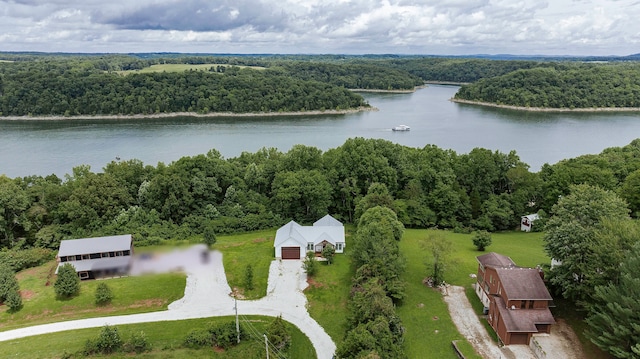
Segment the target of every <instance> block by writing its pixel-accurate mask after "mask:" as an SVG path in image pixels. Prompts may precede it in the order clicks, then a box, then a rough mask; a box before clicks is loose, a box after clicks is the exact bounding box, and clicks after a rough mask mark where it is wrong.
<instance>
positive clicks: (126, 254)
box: [122, 250, 131, 256]
mask: <svg viewBox="0 0 640 359" xmlns="http://www.w3.org/2000/svg"><path fill="white" fill-rule="evenodd" d="M122 255H125V256H130V255H131V251H130V250H126V251H123V252H122Z"/></svg>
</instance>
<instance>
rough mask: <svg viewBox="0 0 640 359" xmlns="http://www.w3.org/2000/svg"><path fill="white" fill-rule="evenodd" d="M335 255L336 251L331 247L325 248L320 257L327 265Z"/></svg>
mask: <svg viewBox="0 0 640 359" xmlns="http://www.w3.org/2000/svg"><path fill="white" fill-rule="evenodd" d="M335 255H336V249H335V248H333V246H326V247H324V249H323V250H322V257H323V258H324V259H326V260H327V264H331V263H332V262H333V257H334V256H335Z"/></svg>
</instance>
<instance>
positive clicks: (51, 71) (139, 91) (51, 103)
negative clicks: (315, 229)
mask: <svg viewBox="0 0 640 359" xmlns="http://www.w3.org/2000/svg"><path fill="white" fill-rule="evenodd" d="M0 58H1V59H2V60H3V62H0V116H82V115H84V116H87V115H89V116H100V115H134V114H142V115H152V114H159V113H175V112H194V113H200V114H206V113H216V112H233V113H269V112H299V111H316V110H320V111H322V110H330V109H332V110H345V109H353V108H359V107H362V106H368V105H367V104H366V102H365V101H364V99H363V98H362V97H361V96H359V95H358V94H355V93H353V92H350V91H347V90H346V89H365V90H372V89H373V90H387V91H388V90H413V89H414V88H415V87H416V86H419V85H422V84H423V83H424V82H425V81H445V82H472V81H476V80H478V79H481V78H486V77H492V76H497V75H502V74H505V73H508V72H510V71H514V70H517V69H523V68H525V69H528V68H531V67H534V66H535V64H540V63H537V62H533V61H491V60H482V59H446V58H431V57H426V58H421V57H395V56H386V57H385V56H380V57H346V56H204V55H202V56H197V55H193V56H186V55H185V56H168V57H149V58H143V57H139V56H133V55H82V56H81V55H75V56H70V55H68V56H64V55H57V56H54V55H48V56H45V55H36V54H0ZM158 64H212V66H211V67H210V69H209V71H184V72H157V73H135V72H134V73H132V74H127V75H124V74H123V73H122V72H123V71H135V70H140V69H144V68H146V67H149V66H152V65H158ZM257 66H259V67H260V68H262V69H264V70H254V69H252V68H251V67H257ZM540 66H547V65H540ZM241 67H242V68H241ZM246 67H249V68H246Z"/></svg>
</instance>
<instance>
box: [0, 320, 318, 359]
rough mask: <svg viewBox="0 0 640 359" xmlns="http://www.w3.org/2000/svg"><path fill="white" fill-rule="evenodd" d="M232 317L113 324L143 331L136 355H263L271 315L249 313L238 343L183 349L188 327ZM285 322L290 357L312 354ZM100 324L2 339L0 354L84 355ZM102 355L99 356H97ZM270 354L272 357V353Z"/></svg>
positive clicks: (33, 357)
mask: <svg viewBox="0 0 640 359" xmlns="http://www.w3.org/2000/svg"><path fill="white" fill-rule="evenodd" d="M233 320H234V318H233V317H217V318H206V319H193V320H182V321H170V322H157V323H141V324H131V325H119V326H117V328H118V332H119V333H120V337H121V338H122V339H123V340H126V339H127V338H128V337H129V336H130V335H131V333H137V332H140V331H144V333H145V334H146V336H147V339H148V341H149V343H150V344H151V346H152V351H151V352H148V353H145V354H139V355H135V357H136V358H212V357H215V358H246V359H249V358H260V357H264V356H265V347H264V339H263V338H262V336H261V334H262V333H264V332H265V328H266V327H267V326H268V325H269V324H270V323H271V321H272V320H273V318H271V317H259V316H250V317H245V318H243V321H242V322H241V325H242V327H243V330H245V331H246V332H247V333H249V332H250V333H253V336H251V337H249V338H247V339H246V340H243V341H241V343H240V345H238V346H237V347H234V348H231V349H229V350H227V351H222V350H219V349H214V348H206V349H200V350H195V349H185V348H182V347H181V345H182V341H183V339H184V337H185V336H186V334H187V333H189V331H191V330H192V329H200V328H205V327H206V326H207V324H208V323H226V322H229V321H233ZM287 324H288V331H289V334H290V335H291V348H290V349H289V355H290V356H289V357H290V358H315V357H316V354H315V351H314V350H313V346H312V345H311V342H310V341H309V338H307V336H306V335H304V334H303V333H302V332H300V330H298V328H297V327H295V326H293V325H291V324H289V323H287ZM100 330H101V328H91V329H82V330H73V331H66V332H60V333H53V334H45V335H39V336H35V337H28V338H24V339H16V340H12V341H8V342H3V343H2V345H0V358H16V359H22V358H24V359H39V358H62V357H65V355H68V356H67V357H72V358H84V355H82V354H79V352H80V351H81V350H82V349H83V347H84V344H85V342H86V341H87V340H88V339H94V338H96V337H97V336H98V334H99V333H100ZM98 357H103V356H98ZM131 357H133V356H132V355H131V354H124V353H118V354H114V355H111V356H109V358H131ZM272 357H275V356H274V355H273V354H272Z"/></svg>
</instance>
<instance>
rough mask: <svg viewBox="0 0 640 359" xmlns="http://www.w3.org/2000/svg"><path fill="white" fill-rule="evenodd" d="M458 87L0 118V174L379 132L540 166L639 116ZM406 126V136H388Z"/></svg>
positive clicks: (586, 147)
mask: <svg viewBox="0 0 640 359" xmlns="http://www.w3.org/2000/svg"><path fill="white" fill-rule="evenodd" d="M457 89H458V88H457V87H454V86H429V87H427V88H425V89H421V90H418V91H417V92H415V93H413V94H377V93H376V94H364V96H365V97H366V98H367V99H368V101H369V103H370V104H371V105H373V106H375V107H377V108H379V109H380V111H377V112H363V113H357V114H350V115H336V116H299V117H264V118H262V117H249V118H238V117H233V118H220V117H214V118H173V119H149V120H65V121H0V174H6V175H7V176H9V177H17V176H27V175H48V174H51V173H55V174H57V175H58V176H63V175H64V174H66V173H71V170H72V168H73V167H75V166H78V165H81V164H88V165H90V166H91V168H92V170H93V171H101V170H102V168H103V167H104V165H106V164H107V163H108V162H110V161H112V160H115V159H116V157H118V158H120V159H122V160H126V159H132V158H136V159H139V160H142V161H143V162H144V163H145V164H150V165H154V166H155V165H156V164H157V163H158V162H164V163H170V162H172V161H174V160H177V159H179V158H180V157H183V156H191V155H196V154H200V153H206V152H207V151H209V150H210V149H212V148H215V149H217V150H218V151H220V152H221V153H222V155H223V156H224V157H225V158H230V157H235V156H238V155H239V154H240V153H241V152H243V151H249V152H255V151H257V150H258V149H260V148H262V147H276V148H278V149H279V150H281V151H283V152H286V151H288V150H289V149H290V148H291V146H293V145H294V144H299V143H300V144H305V145H309V146H315V147H318V148H320V149H322V150H327V149H329V148H334V147H337V146H340V145H341V144H343V143H344V141H345V140H346V139H348V138H351V137H365V138H382V139H386V140H390V141H393V142H397V143H400V144H403V145H406V146H412V147H423V146H424V145H427V144H435V145H437V146H438V147H441V148H448V149H453V150H455V151H456V152H458V153H466V152H469V151H470V150H471V149H473V148H474V147H483V148H488V149H491V150H500V151H503V152H508V151H510V150H516V152H517V153H518V155H519V156H520V158H521V159H522V160H523V161H524V162H526V163H528V164H529V165H530V166H531V169H532V170H533V171H537V170H539V169H540V166H541V165H542V164H544V163H555V162H557V161H559V160H561V159H564V158H571V157H576V156H579V155H583V154H588V153H599V152H600V151H602V150H603V149H605V148H607V147H613V146H624V145H626V144H628V143H629V142H631V140H633V139H635V138H637V137H640V114H639V113H632V114H631V113H594V114H584V113H580V114H567V113H558V114H550V113H524V112H519V111H510V110H503V109H493V108H483V107H477V106H471V105H463V104H456V103H453V102H450V101H448V100H449V98H451V97H452V96H453V95H454V93H455V92H456V91H457ZM399 124H406V125H409V126H411V131H410V132H392V131H391V128H392V127H394V126H396V125H399Z"/></svg>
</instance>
